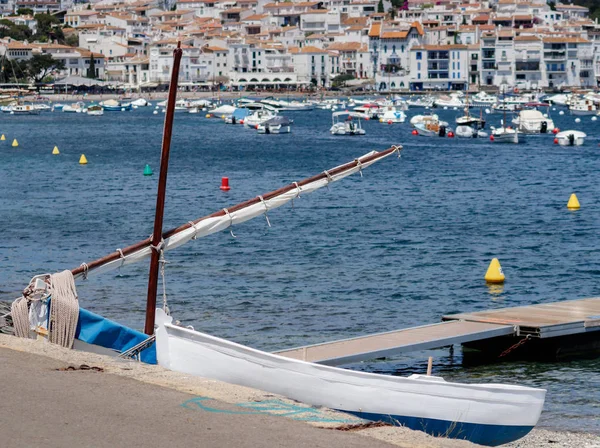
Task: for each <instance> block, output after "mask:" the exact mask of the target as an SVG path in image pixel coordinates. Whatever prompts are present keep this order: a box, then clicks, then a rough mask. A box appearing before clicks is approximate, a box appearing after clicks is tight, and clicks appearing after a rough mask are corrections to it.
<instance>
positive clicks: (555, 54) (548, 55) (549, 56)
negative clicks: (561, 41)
mask: <svg viewBox="0 0 600 448" xmlns="http://www.w3.org/2000/svg"><path fill="white" fill-rule="evenodd" d="M544 59H545V60H546V61H565V60H566V59H567V55H566V52H564V51H552V52H545V53H544Z"/></svg>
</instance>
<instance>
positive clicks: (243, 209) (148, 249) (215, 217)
mask: <svg viewBox="0 0 600 448" xmlns="http://www.w3.org/2000/svg"><path fill="white" fill-rule="evenodd" d="M401 150H402V147H401V146H393V147H391V148H389V149H387V150H385V151H381V152H378V151H371V152H369V153H367V154H365V155H364V156H362V157H359V158H358V159H355V160H354V161H352V162H350V163H346V164H344V165H340V166H337V167H335V168H332V169H330V170H328V171H324V172H323V173H321V174H318V175H316V176H313V177H310V178H308V179H304V180H302V181H299V182H294V183H292V184H289V185H287V186H285V187H282V188H280V189H278V190H275V191H272V192H270V193H267V194H264V195H262V196H258V197H256V198H254V199H250V200H248V201H246V202H242V203H241V204H238V205H235V206H233V207H230V208H228V209H223V210H220V211H218V212H215V213H213V214H211V215H208V216H205V217H202V218H199V219H197V220H195V221H190V222H189V223H187V224H184V225H182V226H180V227H178V228H176V229H173V230H169V231H167V232H165V233H163V241H162V243H161V244H160V245H159V247H153V246H152V245H151V242H150V239H146V240H144V241H141V242H139V243H137V244H134V245H133V246H129V247H127V248H125V249H119V250H117V251H116V252H113V253H112V254H110V255H107V256H106V257H103V258H101V259H99V260H96V261H93V262H91V263H83V264H82V265H81V266H80V267H78V268H76V269H73V271H72V272H73V275H74V276H75V278H81V277H86V278H87V276H88V275H90V274H92V273H93V274H101V273H103V272H108V271H111V270H114V269H118V268H120V267H121V266H127V265H129V264H133V263H137V262H139V261H142V260H144V259H146V258H149V257H150V254H151V253H152V250H171V249H175V248H176V247H179V246H181V245H182V244H185V243H187V242H188V241H190V240H191V239H197V238H202V237H205V236H208V235H211V234H213V233H215V232H220V231H222V230H226V229H228V228H229V227H231V226H234V225H237V224H241V223H243V222H245V221H248V220H250V219H252V218H256V217H257V216H262V215H265V214H266V213H267V212H269V211H271V210H273V209H276V208H278V207H281V206H282V205H285V204H287V203H288V202H290V201H292V200H294V199H296V198H297V197H299V196H300V195H301V194H306V193H311V192H313V191H315V190H318V189H320V188H323V187H325V186H327V185H329V184H330V183H332V182H336V181H338V180H341V179H343V178H345V177H347V176H350V175H351V174H355V173H357V172H360V171H362V170H363V169H364V168H366V167H368V166H370V165H372V164H373V163H375V162H377V161H378V160H381V159H383V158H385V157H387V156H389V155H391V154H393V153H395V152H397V153H398V154H399V153H400V151H401Z"/></svg>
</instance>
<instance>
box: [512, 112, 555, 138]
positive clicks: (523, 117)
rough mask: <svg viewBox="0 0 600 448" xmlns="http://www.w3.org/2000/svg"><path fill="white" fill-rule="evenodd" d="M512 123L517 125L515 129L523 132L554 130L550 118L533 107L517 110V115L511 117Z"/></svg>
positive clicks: (541, 132)
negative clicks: (513, 117)
mask: <svg viewBox="0 0 600 448" xmlns="http://www.w3.org/2000/svg"><path fill="white" fill-rule="evenodd" d="M513 124H515V125H517V130H518V131H519V132H521V133H523V134H546V133H548V132H552V131H553V130H554V121H552V118H550V117H548V116H544V114H542V113H541V112H540V111H539V110H535V109H528V110H522V111H521V112H519V115H518V117H517V118H515V119H513Z"/></svg>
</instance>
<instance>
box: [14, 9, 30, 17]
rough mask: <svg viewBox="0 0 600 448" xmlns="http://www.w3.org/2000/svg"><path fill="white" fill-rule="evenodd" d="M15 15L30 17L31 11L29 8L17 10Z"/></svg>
mask: <svg viewBox="0 0 600 448" xmlns="http://www.w3.org/2000/svg"><path fill="white" fill-rule="evenodd" d="M17 14H18V15H20V16H32V15H33V9H31V8H19V9H17Z"/></svg>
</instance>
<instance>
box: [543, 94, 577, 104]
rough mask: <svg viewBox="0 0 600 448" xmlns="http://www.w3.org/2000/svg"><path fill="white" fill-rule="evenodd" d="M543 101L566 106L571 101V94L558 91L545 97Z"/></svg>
mask: <svg viewBox="0 0 600 448" xmlns="http://www.w3.org/2000/svg"><path fill="white" fill-rule="evenodd" d="M544 101H548V102H549V103H551V104H556V105H558V106H566V105H567V104H569V102H570V101H571V94H570V93H567V94H564V93H558V94H556V95H551V96H547V97H545V98H544Z"/></svg>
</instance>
